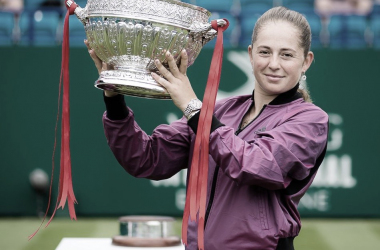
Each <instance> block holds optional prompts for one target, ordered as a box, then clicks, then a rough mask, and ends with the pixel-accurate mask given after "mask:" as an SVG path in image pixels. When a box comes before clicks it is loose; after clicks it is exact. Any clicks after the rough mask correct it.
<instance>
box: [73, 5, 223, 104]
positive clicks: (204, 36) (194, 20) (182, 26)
mask: <svg viewBox="0 0 380 250" xmlns="http://www.w3.org/2000/svg"><path fill="white" fill-rule="evenodd" d="M70 2H71V3H72V1H70V0H68V1H66V4H67V5H69V4H70ZM75 14H76V16H77V17H78V19H79V20H80V21H81V22H82V23H83V25H84V29H85V32H86V36H87V40H88V42H89V44H90V47H91V48H92V49H93V50H94V51H95V53H96V54H97V55H98V57H99V58H100V59H101V60H102V61H103V62H105V63H107V64H110V65H112V66H113V67H114V70H107V71H103V72H101V74H100V76H99V78H98V80H96V82H95V87H97V88H99V89H104V90H112V91H114V92H117V93H120V94H123V95H130V96H138V97H144V98H154V99H170V95H169V93H168V92H167V91H166V89H165V88H163V87H162V86H161V85H159V84H158V83H157V82H156V81H155V80H154V79H153V78H152V76H151V74H150V73H151V72H156V73H157V74H159V72H158V70H157V68H156V66H155V64H154V60H155V59H159V60H160V61H162V62H163V64H164V66H165V67H167V68H168V65H167V62H166V61H165V52H166V51H170V52H171V53H172V55H173V56H174V58H175V60H176V61H177V63H179V62H180V52H181V51H182V49H186V51H187V54H188V58H189V61H188V66H190V65H192V64H193V63H194V61H195V59H196V58H197V56H198V54H199V53H200V51H201V49H202V47H203V46H204V45H205V44H206V43H207V42H209V41H210V40H212V39H213V38H214V37H215V36H216V31H215V30H214V29H212V27H211V24H210V23H208V19H209V17H210V15H211V14H210V12H209V11H207V10H206V9H204V8H201V7H198V6H195V5H191V4H187V3H183V2H181V1H177V0H88V2H87V5H86V7H84V8H81V7H79V6H78V7H77V8H76V9H75ZM224 24H225V21H224V20H222V19H221V20H218V25H224Z"/></svg>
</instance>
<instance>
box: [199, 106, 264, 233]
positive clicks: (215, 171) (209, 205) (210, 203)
mask: <svg viewBox="0 0 380 250" xmlns="http://www.w3.org/2000/svg"><path fill="white" fill-rule="evenodd" d="M252 105H254V104H252ZM252 105H251V107H249V109H248V111H247V113H248V112H249V110H251V108H252ZM266 106H267V105H264V106H263V108H262V109H261V110H260V113H259V114H258V115H257V116H256V117H255V119H253V120H252V121H251V122H250V123H248V124H247V125H246V126H245V127H244V128H241V124H242V122H243V119H241V121H240V124H239V128H238V129H237V130H236V132H235V135H238V134H240V133H241V132H242V131H243V130H244V129H245V128H246V127H248V125H250V124H251V123H252V122H254V121H255V120H256V119H257V118H258V117H259V116H260V115H261V113H262V112H263V111H264V109H265V108H266ZM247 113H245V114H244V116H245V115H246V114H247ZM244 116H243V118H244ZM218 172H219V166H216V167H215V170H214V175H213V177H212V186H211V193H210V198H209V200H208V205H207V209H206V214H205V225H204V228H206V224H207V219H208V216H209V214H210V210H211V207H212V203H213V202H214V195H215V189H216V182H217V180H218Z"/></svg>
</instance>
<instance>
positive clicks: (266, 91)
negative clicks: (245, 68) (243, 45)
mask: <svg viewBox="0 0 380 250" xmlns="http://www.w3.org/2000/svg"><path fill="white" fill-rule="evenodd" d="M299 39H300V37H299V32H298V30H297V28H296V27H295V26H294V25H293V24H291V23H289V22H286V21H276V22H274V21H269V22H267V23H266V24H265V25H264V26H263V27H261V30H260V31H259V33H258V36H257V39H256V41H255V43H254V44H253V47H252V46H249V47H248V52H249V56H250V60H251V64H252V68H253V73H254V75H255V78H256V83H255V92H256V91H257V92H258V93H259V94H262V95H265V96H277V95H279V94H281V93H284V92H286V91H288V90H290V89H292V88H293V87H294V86H295V85H296V84H297V83H298V82H299V80H300V77H301V74H302V72H306V70H307V69H308V68H309V67H310V64H311V62H312V61H313V58H314V55H313V53H312V52H309V53H308V55H307V57H306V58H305V56H304V50H303V48H301V47H300V45H299V43H300V42H299Z"/></svg>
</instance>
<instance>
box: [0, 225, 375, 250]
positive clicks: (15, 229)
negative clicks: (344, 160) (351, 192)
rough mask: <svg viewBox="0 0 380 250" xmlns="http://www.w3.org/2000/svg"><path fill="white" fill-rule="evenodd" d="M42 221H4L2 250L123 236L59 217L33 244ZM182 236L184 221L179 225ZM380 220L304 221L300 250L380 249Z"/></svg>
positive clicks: (114, 229)
mask: <svg viewBox="0 0 380 250" xmlns="http://www.w3.org/2000/svg"><path fill="white" fill-rule="evenodd" d="M40 223H41V221H40V220H38V219H31V218H0V249H1V250H54V249H55V248H56V247H57V246H58V244H59V242H60V241H61V239H62V238H63V237H98V238H102V237H105V238H111V237H112V236H114V235H118V234H119V224H118V220H117V218H107V219H104V218H79V219H78V221H70V220H69V219H63V218H55V219H54V220H53V222H52V223H51V224H50V225H49V227H48V228H43V227H42V228H41V230H40V231H39V232H38V234H37V235H36V236H35V237H34V238H33V239H32V240H30V241H28V236H29V235H30V234H32V233H33V232H34V231H35V230H36V229H37V228H38V226H39V225H40ZM175 230H176V232H177V233H178V235H179V234H180V230H181V225H180V221H177V223H176V224H175ZM379 246H380V220H379V219H378V220H347V219H304V220H303V227H302V230H301V233H300V235H299V236H298V237H297V238H296V240H295V248H296V250H377V249H380V247H379Z"/></svg>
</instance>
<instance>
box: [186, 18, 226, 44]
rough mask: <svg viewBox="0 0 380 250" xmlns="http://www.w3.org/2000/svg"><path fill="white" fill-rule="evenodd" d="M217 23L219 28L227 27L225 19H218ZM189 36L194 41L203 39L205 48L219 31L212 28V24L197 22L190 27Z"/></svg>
mask: <svg viewBox="0 0 380 250" xmlns="http://www.w3.org/2000/svg"><path fill="white" fill-rule="evenodd" d="M216 22H217V23H218V26H221V27H223V26H225V25H227V22H226V20H224V19H217V20H216ZM189 35H190V36H192V37H193V39H194V40H198V39H201V40H202V46H204V45H205V44H206V43H208V42H210V41H211V40H212V39H214V38H215V36H216V35H217V31H216V30H214V29H213V28H212V26H211V23H206V24H204V23H197V22H195V23H193V24H192V25H191V26H190V32H189Z"/></svg>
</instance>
